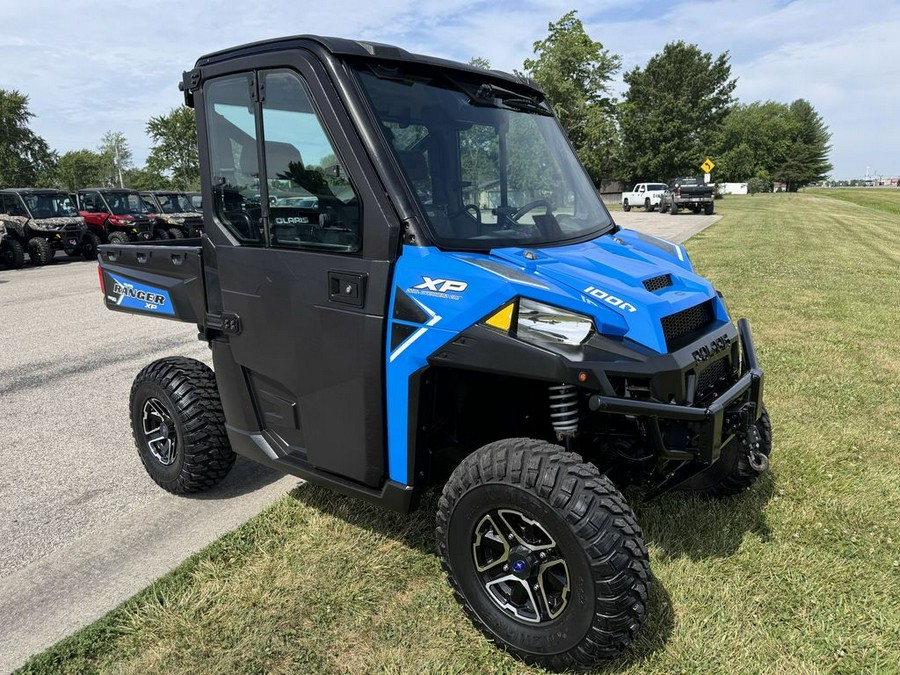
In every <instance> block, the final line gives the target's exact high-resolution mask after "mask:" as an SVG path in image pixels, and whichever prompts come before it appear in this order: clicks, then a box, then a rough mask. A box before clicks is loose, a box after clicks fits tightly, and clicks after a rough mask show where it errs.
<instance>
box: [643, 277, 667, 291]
mask: <svg viewBox="0 0 900 675" xmlns="http://www.w3.org/2000/svg"><path fill="white" fill-rule="evenodd" d="M671 285H672V275H671V274H660V275H659V276H658V277H653V278H652V279H644V288H646V289H647V290H648V291H650V292H651V293H652V292H653V291H658V290H661V289H663V288H668V287H669V286H671Z"/></svg>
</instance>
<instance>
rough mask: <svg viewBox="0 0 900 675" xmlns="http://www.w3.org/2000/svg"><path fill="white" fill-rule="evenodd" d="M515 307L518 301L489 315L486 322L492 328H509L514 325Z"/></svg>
mask: <svg viewBox="0 0 900 675" xmlns="http://www.w3.org/2000/svg"><path fill="white" fill-rule="evenodd" d="M515 307H516V303H514V302H511V303H509V304H508V305H506V306H505V307H503V308H501V309H499V310H497V311H496V312H494V313H493V314H492V315H491V316H490V317H488V319H487V320H486V321H485V324H487V325H488V326H490V327H491V328H499V329H500V330H503V331H507V330H509V327H510V326H511V325H512V317H513V309H515Z"/></svg>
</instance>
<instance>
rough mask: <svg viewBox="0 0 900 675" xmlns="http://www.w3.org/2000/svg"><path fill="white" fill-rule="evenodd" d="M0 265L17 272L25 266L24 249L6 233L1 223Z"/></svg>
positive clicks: (4, 226)
mask: <svg viewBox="0 0 900 675" xmlns="http://www.w3.org/2000/svg"><path fill="white" fill-rule="evenodd" d="M0 264H2V265H3V266H4V267H5V268H6V269H10V270H17V269H19V268H20V267H21V266H22V265H24V264H25V249H23V248H22V244H20V243H19V242H18V241H17V240H16V239H14V238H13V237H10V236H9V235H8V234H7V233H6V225H4V224H3V223H2V222H0Z"/></svg>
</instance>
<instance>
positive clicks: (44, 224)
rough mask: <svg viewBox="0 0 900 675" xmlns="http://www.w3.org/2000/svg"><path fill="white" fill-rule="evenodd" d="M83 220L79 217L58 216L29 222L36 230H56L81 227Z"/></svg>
mask: <svg viewBox="0 0 900 675" xmlns="http://www.w3.org/2000/svg"><path fill="white" fill-rule="evenodd" d="M83 224H84V219H83V218H82V217H81V216H59V217H58V218H35V219H33V220H32V221H31V226H32V227H34V228H37V229H54V230H55V229H57V228H59V227H65V226H66V225H79V226H81V225H83Z"/></svg>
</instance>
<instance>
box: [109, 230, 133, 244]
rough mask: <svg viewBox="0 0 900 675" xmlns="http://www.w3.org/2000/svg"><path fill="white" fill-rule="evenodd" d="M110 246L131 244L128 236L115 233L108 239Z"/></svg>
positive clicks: (122, 233) (123, 233)
mask: <svg viewBox="0 0 900 675" xmlns="http://www.w3.org/2000/svg"><path fill="white" fill-rule="evenodd" d="M107 240H108V241H109V243H110V244H127V243H128V242H129V238H128V235H127V234H126V233H125V232H121V231H119V232H113V233H111V234H110V235H109V237H107Z"/></svg>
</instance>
